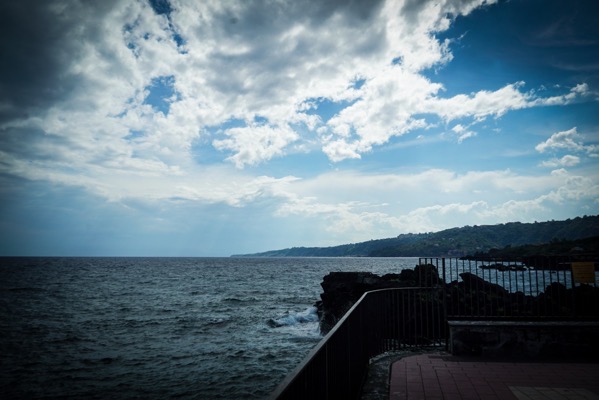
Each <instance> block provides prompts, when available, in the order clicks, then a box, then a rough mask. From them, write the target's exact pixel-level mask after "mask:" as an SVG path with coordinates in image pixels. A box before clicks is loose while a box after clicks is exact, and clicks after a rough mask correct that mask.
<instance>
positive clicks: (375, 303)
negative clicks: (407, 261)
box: [271, 287, 447, 399]
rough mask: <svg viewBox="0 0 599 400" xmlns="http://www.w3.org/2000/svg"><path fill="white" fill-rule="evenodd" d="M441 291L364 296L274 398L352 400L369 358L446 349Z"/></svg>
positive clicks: (414, 290) (388, 291)
mask: <svg viewBox="0 0 599 400" xmlns="http://www.w3.org/2000/svg"><path fill="white" fill-rule="evenodd" d="M446 337H447V324H446V318H445V314H444V309H443V291H442V288H441V287H418V288H401V289H382V290H375V291H371V292H367V293H365V294H364V295H363V296H362V297H361V298H360V300H358V302H356V304H354V306H353V307H352V308H351V309H350V310H349V311H348V312H347V313H346V314H345V316H344V317H343V318H342V319H341V320H340V321H339V322H338V323H337V324H336V325H335V327H334V328H333V329H332V330H331V331H330V332H329V333H328V334H327V335H326V336H325V337H324V338H323V339H322V340H321V341H320V343H319V344H318V345H317V346H316V347H315V348H314V349H313V350H312V351H311V352H310V353H309V354H308V356H307V357H306V358H305V360H304V361H303V362H302V363H301V364H300V365H299V366H298V367H297V368H296V369H295V371H293V372H292V373H291V374H289V375H288V377H287V378H286V379H285V380H284V381H283V382H282V383H281V384H280V385H279V387H278V388H277V390H276V391H275V392H274V393H273V394H272V396H271V397H272V398H275V399H332V398H335V399H353V398H357V396H359V394H360V389H361V387H362V384H363V380H364V378H365V377H366V373H367V370H368V364H369V360H370V359H371V358H372V357H374V356H376V355H379V354H383V353H385V352H388V351H394V350H401V349H404V348H407V347H411V346H445V345H446Z"/></svg>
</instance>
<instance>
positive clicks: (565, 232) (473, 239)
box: [233, 215, 599, 257]
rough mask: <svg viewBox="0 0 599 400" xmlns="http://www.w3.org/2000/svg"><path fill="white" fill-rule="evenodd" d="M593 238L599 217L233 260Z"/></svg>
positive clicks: (460, 250)
mask: <svg viewBox="0 0 599 400" xmlns="http://www.w3.org/2000/svg"><path fill="white" fill-rule="evenodd" d="M592 236H599V215H596V216H584V217H577V218H573V219H567V220H565V221H547V222H534V223H520V222H510V223H506V224H498V225H479V226H477V225H475V226H465V227H461V228H451V229H446V230H443V231H439V232H435V233H419V234H412V233H409V234H402V235H399V236H397V237H395V238H388V239H379V240H369V241H367V242H361V243H352V244H344V245H340V246H332V247H292V248H288V249H282V250H272V251H267V252H263V253H255V254H243V255H234V256H233V257H441V256H455V257H461V256H466V255H472V254H475V253H484V252H488V251H489V250H491V249H501V248H505V247H507V246H522V245H533V244H542V243H549V242H556V241H571V240H578V239H584V238H589V237H592Z"/></svg>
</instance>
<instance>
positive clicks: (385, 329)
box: [271, 258, 599, 399]
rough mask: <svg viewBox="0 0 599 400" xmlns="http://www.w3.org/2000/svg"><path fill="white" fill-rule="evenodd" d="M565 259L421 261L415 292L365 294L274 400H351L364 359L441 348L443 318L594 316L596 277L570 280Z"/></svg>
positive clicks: (598, 290) (598, 312) (598, 292)
mask: <svg viewBox="0 0 599 400" xmlns="http://www.w3.org/2000/svg"><path fill="white" fill-rule="evenodd" d="M571 261H572V260H569V259H561V260H557V259H555V258H552V259H547V261H546V263H545V264H543V263H538V262H537V264H535V266H534V267H531V266H530V265H523V264H522V263H521V262H512V261H499V260H477V261H474V260H458V259H449V258H447V259H446V258H421V259H420V260H419V265H418V266H417V267H416V268H415V270H414V275H415V276H414V281H415V282H416V284H417V285H418V287H411V288H398V289H382V290H375V291H371V292H367V293H365V294H364V295H363V296H362V297H361V298H360V300H358V302H356V303H355V304H354V306H353V307H352V308H351V309H350V310H349V311H348V312H347V313H346V314H345V316H344V317H343V318H342V319H341V320H340V321H339V322H338V323H337V324H336V325H335V327H334V328H333V329H332V330H331V331H330V332H329V333H328V334H327V335H326V336H325V337H324V338H323V339H322V340H321V341H320V343H319V344H318V345H317V346H316V347H315V348H314V349H313V350H312V351H311V352H310V353H309V354H308V356H307V357H306V358H305V359H304V361H303V362H302V363H301V364H300V365H299V366H298V367H297V368H296V369H295V370H294V371H293V372H292V373H291V374H289V375H288V376H287V378H286V379H285V380H284V381H283V382H282V383H281V384H280V385H279V386H278V388H277V389H276V390H275V392H274V393H273V394H272V396H271V397H272V398H275V399H308V398H309V399H332V398H344V399H352V398H358V396H359V394H360V389H361V387H362V384H363V380H364V378H365V377H366V373H367V369H368V364H369V360H370V359H371V358H372V357H374V356H376V355H379V354H383V353H385V352H388V351H395V350H401V349H405V348H407V347H414V346H418V347H424V346H447V337H448V328H447V320H448V319H452V318H453V319H457V318H459V319H464V318H474V319H476V318H478V319H493V318H503V319H524V318H525V319H535V318H542V319H559V318H573V319H579V320H580V319H593V320H598V319H599V287H598V282H599V275H597V273H594V278H595V279H594V281H593V282H592V283H587V284H578V283H575V280H574V279H573V274H572V271H571V269H568V268H569V267H570V265H571V264H570V263H571Z"/></svg>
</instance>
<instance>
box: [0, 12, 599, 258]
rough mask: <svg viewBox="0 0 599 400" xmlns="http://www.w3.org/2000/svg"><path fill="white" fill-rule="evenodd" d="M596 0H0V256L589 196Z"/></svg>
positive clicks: (260, 240)
mask: <svg viewBox="0 0 599 400" xmlns="http://www.w3.org/2000/svg"><path fill="white" fill-rule="evenodd" d="M598 19H599V4H598V3H597V2H596V1H595V0H571V1H563V0H526V1H525V0H510V1H505V0H436V1H425V0H386V1H385V0H378V1H374V0H354V1H340V0H334V1H333V0H331V1H321V0H293V1H291V0H264V1H261V0H255V1H244V0H239V1H234V0H231V1H229V0H224V1H222V0H214V1H211V0H205V1H191V0H190V1H185V0H138V1H116V0H113V1H111V0H106V1H98V2H90V1H83V0H79V1H77V0H69V1H65V0H48V1H37V0H21V1H2V2H0V54H1V57H0V255H40V256H49V255H55V256H228V255H231V254H242V253H253V252H260V251H266V250H273V249H281V248H287V247H294V246H333V245H339V244H347V243H355V242H362V241H367V240H371V239H381V238H388V237H395V236H397V235H400V234H404V233H422V232H435V231H439V230H443V229H447V228H452V227H458V226H466V225H471V226H472V225H489V224H500V223H506V222H512V221H520V222H534V221H539V222H540V221H548V220H562V219H568V218H575V217H577V216H583V215H597V214H599V168H598V166H599V24H597V23H596V21H597V20H598Z"/></svg>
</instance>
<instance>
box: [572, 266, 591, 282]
mask: <svg viewBox="0 0 599 400" xmlns="http://www.w3.org/2000/svg"><path fill="white" fill-rule="evenodd" d="M572 276H573V277H574V282H575V283H595V263H594V262H573V263H572Z"/></svg>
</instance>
